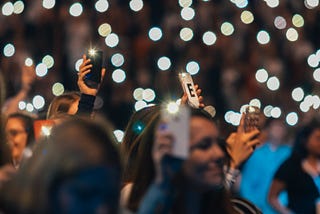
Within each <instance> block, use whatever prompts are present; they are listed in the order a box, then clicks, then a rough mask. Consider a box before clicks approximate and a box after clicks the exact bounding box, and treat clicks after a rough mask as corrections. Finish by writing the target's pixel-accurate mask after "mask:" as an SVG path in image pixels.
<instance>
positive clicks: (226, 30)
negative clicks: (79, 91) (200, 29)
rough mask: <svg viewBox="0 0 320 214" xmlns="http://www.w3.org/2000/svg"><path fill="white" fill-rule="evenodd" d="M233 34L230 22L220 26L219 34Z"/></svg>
mask: <svg viewBox="0 0 320 214" xmlns="http://www.w3.org/2000/svg"><path fill="white" fill-rule="evenodd" d="M233 32H234V27H233V25H232V24H231V23H230V22H224V23H223V24H222V25H221V33H222V34H223V35H225V36H230V35H232V34H233Z"/></svg>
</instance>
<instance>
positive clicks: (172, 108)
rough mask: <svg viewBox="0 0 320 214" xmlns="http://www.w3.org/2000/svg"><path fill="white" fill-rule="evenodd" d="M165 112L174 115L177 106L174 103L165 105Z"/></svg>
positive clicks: (177, 108) (177, 109)
mask: <svg viewBox="0 0 320 214" xmlns="http://www.w3.org/2000/svg"><path fill="white" fill-rule="evenodd" d="M167 111H168V112H169V113H170V114H176V113H177V112H178V111H179V105H178V104H177V103H176V102H169V103H168V104H167Z"/></svg>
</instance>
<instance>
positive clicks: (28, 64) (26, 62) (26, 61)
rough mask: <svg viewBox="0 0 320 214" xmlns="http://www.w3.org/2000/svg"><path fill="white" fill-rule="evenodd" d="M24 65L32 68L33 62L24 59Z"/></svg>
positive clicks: (29, 59)
mask: <svg viewBox="0 0 320 214" xmlns="http://www.w3.org/2000/svg"><path fill="white" fill-rule="evenodd" d="M24 64H25V65H26V66H32V65H33V60H32V59H31V58H29V57H28V58H26V60H25V61H24Z"/></svg>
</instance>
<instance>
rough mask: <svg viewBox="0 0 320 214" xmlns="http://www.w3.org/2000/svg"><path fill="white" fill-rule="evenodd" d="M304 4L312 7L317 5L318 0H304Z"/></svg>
mask: <svg viewBox="0 0 320 214" xmlns="http://www.w3.org/2000/svg"><path fill="white" fill-rule="evenodd" d="M304 4H305V6H306V7H307V8H309V9H313V8H315V7H318V6H319V0H305V1H304Z"/></svg>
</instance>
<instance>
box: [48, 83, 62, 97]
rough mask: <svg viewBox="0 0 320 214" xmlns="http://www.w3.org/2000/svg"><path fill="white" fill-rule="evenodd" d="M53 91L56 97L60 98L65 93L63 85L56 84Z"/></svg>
mask: <svg viewBox="0 0 320 214" xmlns="http://www.w3.org/2000/svg"><path fill="white" fill-rule="evenodd" d="M51 90H52V94H53V95H54V96H60V95H61V94H63V93H64V86H63V84H62V83H60V82H56V83H55V84H53V86H52V89H51Z"/></svg>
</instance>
